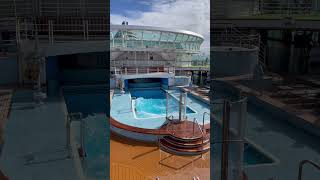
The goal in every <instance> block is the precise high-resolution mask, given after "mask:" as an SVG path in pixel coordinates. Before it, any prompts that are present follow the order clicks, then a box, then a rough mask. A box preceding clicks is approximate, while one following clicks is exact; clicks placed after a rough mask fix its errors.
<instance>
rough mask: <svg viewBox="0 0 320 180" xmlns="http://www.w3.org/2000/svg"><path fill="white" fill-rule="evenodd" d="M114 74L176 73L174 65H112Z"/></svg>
mask: <svg viewBox="0 0 320 180" xmlns="http://www.w3.org/2000/svg"><path fill="white" fill-rule="evenodd" d="M110 72H111V73H112V74H115V75H133V74H149V73H160V72H162V73H164V72H166V73H174V72H175V68H174V67H123V68H119V67H111V71H110Z"/></svg>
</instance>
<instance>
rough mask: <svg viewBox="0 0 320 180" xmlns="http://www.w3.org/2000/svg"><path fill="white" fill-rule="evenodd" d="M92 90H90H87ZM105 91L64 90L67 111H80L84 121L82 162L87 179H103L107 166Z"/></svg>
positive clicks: (107, 135)
mask: <svg viewBox="0 0 320 180" xmlns="http://www.w3.org/2000/svg"><path fill="white" fill-rule="evenodd" d="M87 92H92V91H87ZM105 92H106V91H104V90H103V92H93V93H83V92H79V91H75V92H73V93H66V92H64V97H65V102H66V105H67V109H68V112H69V113H75V112H81V113H82V114H83V121H84V122H85V132H84V134H85V138H84V141H85V151H86V155H87V156H86V158H85V160H84V161H82V162H83V164H82V167H83V169H84V173H85V175H86V178H87V179H98V180H105V179H107V177H108V171H107V170H108V168H109V163H108V162H109V148H108V146H109V133H108V132H109V131H108V130H109V127H108V123H106V119H107V117H106V111H107V110H108V108H107V103H106V94H105Z"/></svg>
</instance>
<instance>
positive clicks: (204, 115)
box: [202, 112, 210, 129]
mask: <svg viewBox="0 0 320 180" xmlns="http://www.w3.org/2000/svg"><path fill="white" fill-rule="evenodd" d="M206 114H208V115H209V116H210V114H209V113H208V112H204V113H203V115H202V128H203V129H204V117H205V115H206Z"/></svg>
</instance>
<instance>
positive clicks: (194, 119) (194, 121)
mask: <svg viewBox="0 0 320 180" xmlns="http://www.w3.org/2000/svg"><path fill="white" fill-rule="evenodd" d="M194 124H197V125H198V127H199V129H200V132H201V137H202V138H201V139H202V144H203V138H204V133H203V130H202V128H201V126H200V124H199V122H198V120H197V118H193V135H194Z"/></svg>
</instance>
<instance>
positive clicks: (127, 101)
mask: <svg viewBox="0 0 320 180" xmlns="http://www.w3.org/2000/svg"><path fill="white" fill-rule="evenodd" d="M168 92H169V93H170V95H171V96H170V97H171V98H170V100H169V101H168V102H169V106H170V108H169V111H168V115H173V116H174V117H175V118H177V117H178V108H179V106H178V98H179V96H180V93H181V91H180V90H168ZM132 97H134V98H137V99H136V100H135V99H134V98H133V102H132ZM131 102H132V104H131ZM186 103H187V109H186V115H187V117H188V120H190V121H193V120H194V118H196V119H197V121H198V122H199V123H200V124H202V122H203V113H204V112H207V113H209V112H210V109H209V105H208V104H206V103H204V102H203V101H200V100H198V99H196V98H194V97H193V96H191V95H187V99H186ZM132 106H134V107H133V108H132ZM165 114H166V97H165V91H164V90H162V89H160V88H155V89H139V90H132V89H131V90H129V91H127V92H126V93H125V94H121V93H120V92H119V91H115V94H114V96H113V98H112V105H111V110H110V116H111V117H112V118H114V119H115V120H116V121H118V122H120V123H123V124H126V125H130V126H134V127H139V128H146V129H158V128H160V127H161V126H162V125H163V124H164V123H166V118H165ZM204 123H205V124H207V123H210V117H209V116H205V118H204Z"/></svg>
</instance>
